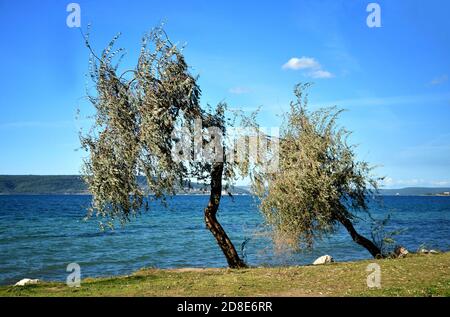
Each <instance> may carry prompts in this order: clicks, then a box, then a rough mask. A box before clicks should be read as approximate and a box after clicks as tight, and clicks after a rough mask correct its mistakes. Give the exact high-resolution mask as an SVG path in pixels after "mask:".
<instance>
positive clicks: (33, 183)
mask: <svg viewBox="0 0 450 317" xmlns="http://www.w3.org/2000/svg"><path fill="white" fill-rule="evenodd" d="M82 193H88V191H87V187H86V184H85V183H84V182H83V180H82V179H81V177H80V176H75V175H57V176H56V175H55V176H53V175H48V176H39V175H0V194H82Z"/></svg>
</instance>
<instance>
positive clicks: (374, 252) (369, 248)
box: [338, 217, 383, 258]
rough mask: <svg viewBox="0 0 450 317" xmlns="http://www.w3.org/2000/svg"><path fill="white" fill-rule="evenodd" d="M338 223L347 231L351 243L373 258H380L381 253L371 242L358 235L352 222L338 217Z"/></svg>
mask: <svg viewBox="0 0 450 317" xmlns="http://www.w3.org/2000/svg"><path fill="white" fill-rule="evenodd" d="M338 221H339V222H340V223H341V224H342V225H343V226H344V227H345V229H347V231H348V233H349V234H350V236H351V237H352V239H353V241H355V242H356V243H358V244H359V245H360V246H362V247H364V248H366V249H367V251H369V252H370V254H371V255H372V256H373V257H374V258H378V257H382V256H383V255H382V253H381V250H380V248H379V247H377V246H376V245H375V244H374V243H373V242H372V241H370V240H369V239H367V238H365V237H364V236H362V235H360V234H359V233H358V232H357V231H356V229H355V227H354V226H353V224H352V222H351V221H350V220H349V219H348V218H346V217H339V219H338Z"/></svg>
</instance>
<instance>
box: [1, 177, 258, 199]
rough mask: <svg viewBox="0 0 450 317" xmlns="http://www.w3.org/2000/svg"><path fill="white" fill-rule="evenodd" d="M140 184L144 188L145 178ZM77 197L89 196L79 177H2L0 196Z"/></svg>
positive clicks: (199, 188) (197, 188)
mask: <svg viewBox="0 0 450 317" xmlns="http://www.w3.org/2000/svg"><path fill="white" fill-rule="evenodd" d="M138 182H139V183H140V184H141V185H142V186H144V184H145V178H144V177H139V179H138ZM205 191H206V188H205V186H203V185H202V184H197V183H192V184H191V188H190V189H188V188H185V189H183V190H181V189H180V191H179V193H180V194H181V193H186V192H187V193H188V194H202V193H205ZM231 192H232V193H233V194H238V195H242V194H249V191H248V190H247V189H245V188H241V187H235V188H233V190H232V191H231ZM25 194H30V195H39V194H41V195H44V194H49V195H75V194H89V191H88V189H87V186H86V184H85V183H84V181H83V179H82V178H81V176H79V175H0V195H25Z"/></svg>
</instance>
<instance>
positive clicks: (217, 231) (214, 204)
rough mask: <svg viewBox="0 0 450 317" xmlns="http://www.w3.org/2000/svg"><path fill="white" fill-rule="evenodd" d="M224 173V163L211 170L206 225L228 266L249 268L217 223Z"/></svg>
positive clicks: (215, 164) (217, 164)
mask: <svg viewBox="0 0 450 317" xmlns="http://www.w3.org/2000/svg"><path fill="white" fill-rule="evenodd" d="M222 172H223V163H221V162H219V163H214V165H213V167H212V170H211V195H210V198H209V202H208V206H207V207H206V208H205V223H206V226H207V227H208V229H209V231H211V233H212V234H213V236H214V238H216V240H217V243H218V244H219V247H220V248H221V249H222V252H223V254H224V255H225V257H226V259H227V262H228V266H229V267H230V268H244V267H247V266H246V264H245V263H244V261H242V260H241V258H240V257H239V255H238V253H237V252H236V249H235V247H234V245H233V243H232V242H231V240H230V238H228V235H227V234H226V232H225V230H224V229H223V227H222V226H221V225H220V223H219V222H218V221H217V217H216V214H217V210H218V209H219V203H220V198H221V196H222Z"/></svg>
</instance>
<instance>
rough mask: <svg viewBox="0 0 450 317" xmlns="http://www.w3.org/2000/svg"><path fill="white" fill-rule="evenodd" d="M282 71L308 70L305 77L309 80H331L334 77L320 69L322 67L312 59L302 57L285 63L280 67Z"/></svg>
mask: <svg viewBox="0 0 450 317" xmlns="http://www.w3.org/2000/svg"><path fill="white" fill-rule="evenodd" d="M282 68H283V69H285V70H287V69H291V70H305V71H306V70H308V72H306V73H305V75H306V76H308V77H311V78H332V77H334V75H333V74H332V73H330V72H329V71H326V70H324V69H323V68H322V65H320V63H319V62H318V61H317V60H316V59H315V58H313V57H306V56H302V57H300V58H298V57H292V58H291V59H290V60H289V61H288V62H287V63H285V64H284V65H283V66H282Z"/></svg>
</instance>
